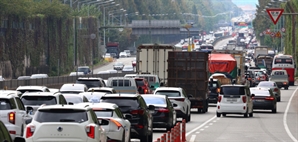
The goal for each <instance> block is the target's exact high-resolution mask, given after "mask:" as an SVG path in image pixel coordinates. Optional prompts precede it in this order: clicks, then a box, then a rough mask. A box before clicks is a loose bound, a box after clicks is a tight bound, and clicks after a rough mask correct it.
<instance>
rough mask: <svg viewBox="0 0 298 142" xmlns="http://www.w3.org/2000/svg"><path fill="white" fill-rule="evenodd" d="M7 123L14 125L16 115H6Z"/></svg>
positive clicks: (12, 113) (13, 113)
mask: <svg viewBox="0 0 298 142" xmlns="http://www.w3.org/2000/svg"><path fill="white" fill-rule="evenodd" d="M8 121H9V123H11V124H15V122H16V113H15V112H10V113H8Z"/></svg>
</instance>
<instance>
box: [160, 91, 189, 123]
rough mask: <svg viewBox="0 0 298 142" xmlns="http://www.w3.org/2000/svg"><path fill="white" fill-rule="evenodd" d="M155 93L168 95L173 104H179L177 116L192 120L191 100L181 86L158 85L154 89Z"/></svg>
mask: <svg viewBox="0 0 298 142" xmlns="http://www.w3.org/2000/svg"><path fill="white" fill-rule="evenodd" d="M154 95H166V96H168V98H169V99H170V101H171V102H172V103H173V104H177V106H176V107H174V109H175V110H176V113H177V114H176V115H177V118H182V119H185V120H186V122H189V121H190V111H191V102H190V100H189V99H188V96H187V94H185V91H184V90H183V89H182V88H181V87H158V88H156V90H155V91H154Z"/></svg>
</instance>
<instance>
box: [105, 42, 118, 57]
mask: <svg viewBox="0 0 298 142" xmlns="http://www.w3.org/2000/svg"><path fill="white" fill-rule="evenodd" d="M106 53H110V54H116V58H119V53H120V49H119V43H118V42H108V43H107V44H106Z"/></svg>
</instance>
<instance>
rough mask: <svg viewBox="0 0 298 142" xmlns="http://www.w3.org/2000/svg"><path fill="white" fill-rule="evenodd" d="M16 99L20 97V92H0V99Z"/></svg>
mask: <svg viewBox="0 0 298 142" xmlns="http://www.w3.org/2000/svg"><path fill="white" fill-rule="evenodd" d="M14 97H19V96H18V91H13V90H8V91H6V90H0V98H6V99H10V98H14Z"/></svg>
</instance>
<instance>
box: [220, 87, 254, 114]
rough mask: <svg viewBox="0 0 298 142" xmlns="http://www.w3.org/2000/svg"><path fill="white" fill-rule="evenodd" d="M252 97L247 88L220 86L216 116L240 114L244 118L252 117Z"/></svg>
mask: <svg viewBox="0 0 298 142" xmlns="http://www.w3.org/2000/svg"><path fill="white" fill-rule="evenodd" d="M252 97H254V94H251V93H250V90H249V87H248V86H246V85H236V84H228V85H222V86H221V87H220V93H219V95H218V101H217V107H216V116H217V117H220V116H221V115H223V116H226V114H240V115H243V116H244V117H248V116H249V117H253V102H252V99H251V98H252Z"/></svg>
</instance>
